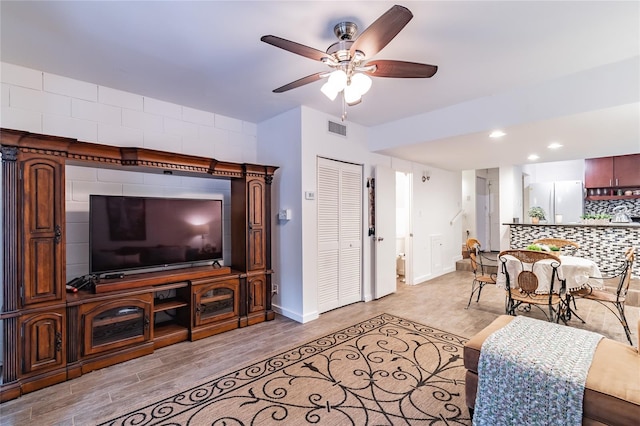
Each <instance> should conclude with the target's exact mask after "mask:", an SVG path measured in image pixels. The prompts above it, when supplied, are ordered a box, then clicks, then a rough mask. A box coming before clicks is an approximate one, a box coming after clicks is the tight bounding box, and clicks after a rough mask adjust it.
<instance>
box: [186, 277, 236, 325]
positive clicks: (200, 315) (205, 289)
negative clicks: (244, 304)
mask: <svg viewBox="0 0 640 426" xmlns="http://www.w3.org/2000/svg"><path fill="white" fill-rule="evenodd" d="M238 287H239V285H238V281H237V280H225V281H221V282H218V283H215V284H210V285H206V284H203V285H200V286H199V287H198V288H196V290H195V292H194V297H195V307H194V309H195V317H194V321H195V325H196V326H198V325H203V324H208V323H211V322H215V321H220V320H223V319H227V318H233V317H234V316H238Z"/></svg>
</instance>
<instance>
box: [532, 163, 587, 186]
mask: <svg viewBox="0 0 640 426" xmlns="http://www.w3.org/2000/svg"><path fill="white" fill-rule="evenodd" d="M522 172H523V173H525V174H526V175H528V182H527V183H537V182H555V181H560V180H580V181H584V160H571V161H554V162H551V163H535V164H526V165H524V166H522Z"/></svg>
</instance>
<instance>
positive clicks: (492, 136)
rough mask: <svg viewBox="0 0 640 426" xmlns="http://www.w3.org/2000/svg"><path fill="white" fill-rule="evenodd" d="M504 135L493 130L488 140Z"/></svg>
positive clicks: (500, 131)
mask: <svg viewBox="0 0 640 426" xmlns="http://www.w3.org/2000/svg"><path fill="white" fill-rule="evenodd" d="M504 135H506V133H505V132H503V131H502V130H494V131H493V132H491V134H490V135H489V137H490V138H494V139H495V138H501V137H503V136H504Z"/></svg>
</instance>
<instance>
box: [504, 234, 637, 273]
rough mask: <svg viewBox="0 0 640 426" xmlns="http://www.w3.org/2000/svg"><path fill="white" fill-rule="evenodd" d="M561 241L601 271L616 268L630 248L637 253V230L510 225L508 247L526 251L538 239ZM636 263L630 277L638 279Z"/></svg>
mask: <svg viewBox="0 0 640 426" xmlns="http://www.w3.org/2000/svg"><path fill="white" fill-rule="evenodd" d="M550 237H553V238H564V239H567V240H572V241H575V242H577V243H578V244H580V248H579V249H578V251H577V253H576V256H580V257H585V258H587V259H591V260H593V261H594V262H596V263H597V264H598V266H599V267H600V268H601V269H602V268H612V267H616V266H619V265H620V263H621V262H622V259H623V254H624V251H625V250H626V249H627V248H628V247H631V246H634V247H635V248H636V253H638V252H639V251H640V227H632V226H619V225H616V226H594V225H526V224H520V225H511V226H510V240H509V241H510V247H511V248H514V249H516V248H525V247H527V246H528V245H529V244H531V243H532V242H533V241H534V240H536V239H538V238H550ZM639 265H640V263H638V261H637V260H636V263H635V265H634V268H633V277H634V278H640V266H639Z"/></svg>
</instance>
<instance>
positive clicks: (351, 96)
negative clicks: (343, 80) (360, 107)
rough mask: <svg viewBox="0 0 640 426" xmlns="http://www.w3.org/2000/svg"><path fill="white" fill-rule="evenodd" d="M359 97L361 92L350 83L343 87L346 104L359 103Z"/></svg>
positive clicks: (360, 97)
mask: <svg viewBox="0 0 640 426" xmlns="http://www.w3.org/2000/svg"><path fill="white" fill-rule="evenodd" d="M361 99H362V94H361V93H360V92H359V91H358V89H357V88H356V87H355V86H353V85H352V84H350V85H348V86H347V87H345V88H344V101H345V102H346V103H347V104H348V105H356V104H358V103H360V100H361Z"/></svg>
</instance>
